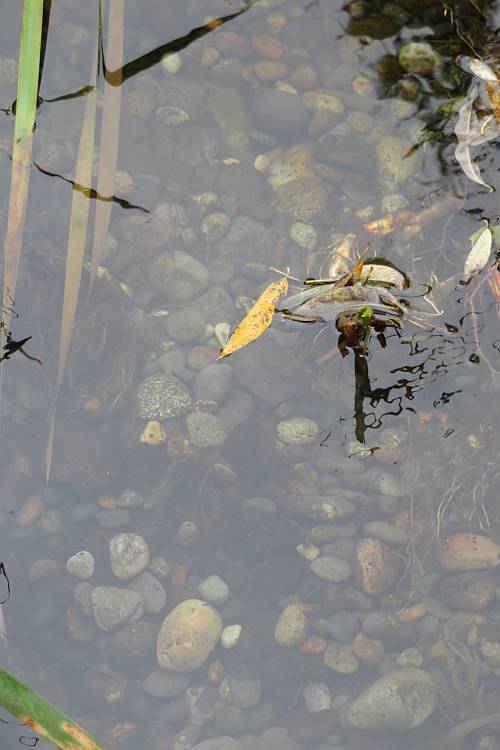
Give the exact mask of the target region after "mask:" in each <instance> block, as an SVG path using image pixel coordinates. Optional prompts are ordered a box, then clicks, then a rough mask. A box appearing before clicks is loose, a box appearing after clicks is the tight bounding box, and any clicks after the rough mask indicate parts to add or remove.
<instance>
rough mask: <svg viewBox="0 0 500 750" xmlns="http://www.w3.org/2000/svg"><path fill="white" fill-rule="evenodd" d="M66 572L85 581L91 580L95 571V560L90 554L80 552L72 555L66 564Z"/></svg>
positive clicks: (83, 551)
mask: <svg viewBox="0 0 500 750" xmlns="http://www.w3.org/2000/svg"><path fill="white" fill-rule="evenodd" d="M66 570H67V571H68V573H71V575H73V576H76V577H77V578H81V579H82V581H86V580H88V579H89V578H92V576H93V575H94V571H95V559H94V555H93V554H92V553H91V552H87V551H86V550H82V551H81V552H77V553H76V555H72V556H71V557H70V558H69V560H68V561H67V563H66Z"/></svg>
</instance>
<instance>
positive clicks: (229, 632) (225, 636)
mask: <svg viewBox="0 0 500 750" xmlns="http://www.w3.org/2000/svg"><path fill="white" fill-rule="evenodd" d="M241 630H242V628H241V625H238V624H235V625H226V627H225V628H224V630H223V631H222V633H221V636H220V642H221V646H222V647H223V648H226V649H230V648H234V647H235V646H236V644H237V643H238V641H239V639H240V635H241Z"/></svg>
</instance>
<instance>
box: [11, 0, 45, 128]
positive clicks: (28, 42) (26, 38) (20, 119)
mask: <svg viewBox="0 0 500 750" xmlns="http://www.w3.org/2000/svg"><path fill="white" fill-rule="evenodd" d="M42 20H43V0H25V2H24V12H23V26H22V30H21V43H20V48H19V74H18V82H17V100H16V124H15V135H14V137H15V139H16V140H18V139H19V138H24V137H25V136H27V135H28V134H29V133H32V132H33V129H34V127H35V117H36V104H37V97H38V79H39V73H40V48H41V43H42Z"/></svg>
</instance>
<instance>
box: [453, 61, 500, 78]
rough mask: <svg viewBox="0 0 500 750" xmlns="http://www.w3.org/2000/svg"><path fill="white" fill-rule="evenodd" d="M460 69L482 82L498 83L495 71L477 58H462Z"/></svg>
mask: <svg viewBox="0 0 500 750" xmlns="http://www.w3.org/2000/svg"><path fill="white" fill-rule="evenodd" d="M460 67H461V68H462V70H465V71H466V73H470V74H471V75H473V76H476V78H479V79H480V80H481V81H498V78H497V75H496V73H495V71H494V70H493V69H492V68H490V66H489V65H487V64H486V63H485V62H483V61H482V60H478V58H477V57H467V56H466V55H463V56H462V57H461V58H460Z"/></svg>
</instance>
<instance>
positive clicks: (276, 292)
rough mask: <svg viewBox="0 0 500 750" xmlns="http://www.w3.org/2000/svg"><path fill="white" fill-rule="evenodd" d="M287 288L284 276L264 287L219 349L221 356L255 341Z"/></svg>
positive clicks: (268, 323)
mask: <svg viewBox="0 0 500 750" xmlns="http://www.w3.org/2000/svg"><path fill="white" fill-rule="evenodd" d="M287 290H288V279H287V278H286V276H285V277H283V278H282V279H280V280H279V281H274V282H273V283H272V284H269V285H268V286H267V287H266V288H265V289H264V291H263V292H262V294H261V295H260V297H259V299H258V300H257V302H256V303H255V304H254V305H253V307H252V308H251V309H250V310H249V311H248V313H247V314H246V315H245V317H244V318H243V320H242V321H241V323H240V324H239V326H237V328H235V330H234V331H233V333H232V334H231V336H230V337H229V341H228V342H227V344H226V345H225V347H224V348H223V349H221V352H220V356H221V358H223V357H228V356H229V355H230V354H233V352H236V351H237V350H238V349H241V348H242V347H244V346H246V345H247V344H250V342H252V341H255V339H257V338H258V337H259V336H260V335H261V333H263V332H264V331H265V330H266V328H269V326H270V325H271V322H272V319H273V315H274V311H275V307H276V303H277V302H278V301H279V300H280V299H281V298H282V297H283V295H284V294H286V292H287Z"/></svg>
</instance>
